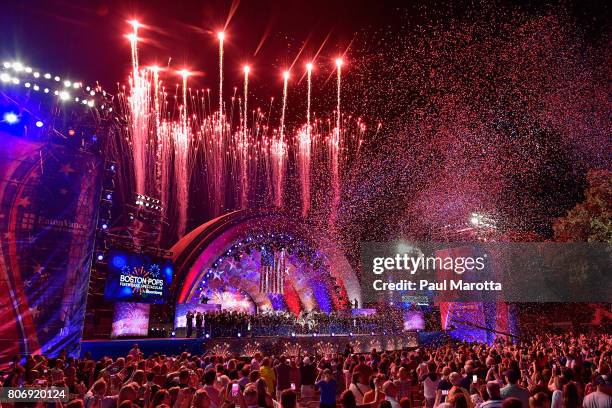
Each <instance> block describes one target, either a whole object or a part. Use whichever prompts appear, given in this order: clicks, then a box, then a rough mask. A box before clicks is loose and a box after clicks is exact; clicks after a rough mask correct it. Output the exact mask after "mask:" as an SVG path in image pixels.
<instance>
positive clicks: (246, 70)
mask: <svg viewBox="0 0 612 408" xmlns="http://www.w3.org/2000/svg"><path fill="white" fill-rule="evenodd" d="M242 70H243V71H244V73H245V74H248V73H249V72H250V71H251V68H250V67H249V66H248V65H245V66H244V67H243V68H242Z"/></svg>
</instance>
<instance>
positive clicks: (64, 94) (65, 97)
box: [59, 91, 70, 101]
mask: <svg viewBox="0 0 612 408" xmlns="http://www.w3.org/2000/svg"><path fill="white" fill-rule="evenodd" d="M59 98H60V99H61V100H62V101H67V100H68V99H70V94H69V93H68V92H66V91H62V92H60V93H59Z"/></svg>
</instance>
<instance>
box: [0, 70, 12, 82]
mask: <svg viewBox="0 0 612 408" xmlns="http://www.w3.org/2000/svg"><path fill="white" fill-rule="evenodd" d="M10 80H11V76H10V75H9V74H7V73H6V72H5V73H2V74H0V81H2V82H9V81H10Z"/></svg>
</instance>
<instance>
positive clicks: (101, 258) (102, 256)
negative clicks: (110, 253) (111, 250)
mask: <svg viewBox="0 0 612 408" xmlns="http://www.w3.org/2000/svg"><path fill="white" fill-rule="evenodd" d="M96 259H97V260H98V261H103V260H104V254H102V253H100V254H98V256H96Z"/></svg>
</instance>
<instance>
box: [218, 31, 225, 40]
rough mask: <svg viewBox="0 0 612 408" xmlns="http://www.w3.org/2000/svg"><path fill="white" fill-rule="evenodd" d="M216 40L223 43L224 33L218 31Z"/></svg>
mask: <svg viewBox="0 0 612 408" xmlns="http://www.w3.org/2000/svg"><path fill="white" fill-rule="evenodd" d="M217 38H218V39H219V41H223V40H224V39H225V33H224V32H223V31H219V32H218V33H217Z"/></svg>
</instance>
